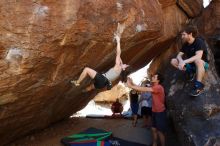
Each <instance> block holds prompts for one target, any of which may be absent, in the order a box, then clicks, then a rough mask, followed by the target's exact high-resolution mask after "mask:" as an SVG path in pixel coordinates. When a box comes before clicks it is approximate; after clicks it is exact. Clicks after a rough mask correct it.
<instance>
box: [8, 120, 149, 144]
mask: <svg viewBox="0 0 220 146" xmlns="http://www.w3.org/2000/svg"><path fill="white" fill-rule="evenodd" d="M142 125H143V123H142V120H139V122H138V124H137V127H133V126H132V121H131V120H128V119H119V118H117V119H91V118H71V119H69V120H67V121H62V122H60V123H57V124H54V125H52V126H51V127H49V128H47V129H44V130H42V131H40V132H36V133H35V134H32V135H29V136H27V137H25V138H23V139H20V140H17V141H15V142H13V143H11V144H10V145H9V146H63V145H62V144H61V143H60V140H61V138H63V137H65V136H68V135H70V134H76V133H79V132H81V131H83V130H85V129H87V128H90V127H94V128H98V129H103V130H107V131H111V132H113V136H115V137H119V138H122V139H125V140H129V141H133V142H138V143H142V144H146V145H150V144H151V131H150V130H148V129H147V128H143V127H142Z"/></svg>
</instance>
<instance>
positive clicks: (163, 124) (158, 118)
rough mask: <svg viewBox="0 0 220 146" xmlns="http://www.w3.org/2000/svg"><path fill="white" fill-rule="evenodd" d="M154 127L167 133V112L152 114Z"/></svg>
mask: <svg viewBox="0 0 220 146" xmlns="http://www.w3.org/2000/svg"><path fill="white" fill-rule="evenodd" d="M152 127H153V128H156V129H157V130H159V131H160V132H163V133H165V132H166V131H167V117H166V111H164V112H158V113H157V112H152Z"/></svg>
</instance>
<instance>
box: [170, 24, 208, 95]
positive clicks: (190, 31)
mask: <svg viewBox="0 0 220 146" xmlns="http://www.w3.org/2000/svg"><path fill="white" fill-rule="evenodd" d="M197 34H198V30H197V28H196V27H195V26H188V27H186V28H185V29H184V30H183V31H182V33H181V38H182V41H183V43H184V44H183V46H182V49H181V50H180V52H179V53H178V55H177V57H176V58H173V59H172V60H171V64H172V65H173V66H174V67H176V68H177V69H179V70H182V71H185V72H186V75H187V78H188V79H189V80H190V81H194V88H193V89H192V91H191V93H190V95H191V96H198V95H200V94H201V93H202V92H203V91H204V84H203V83H202V79H203V77H204V74H205V71H206V70H207V69H208V67H209V64H208V56H207V53H208V51H207V45H206V43H205V41H204V39H202V38H201V37H198V36H197ZM183 55H184V57H185V58H183ZM195 75H196V78H195ZM194 78H195V79H194Z"/></svg>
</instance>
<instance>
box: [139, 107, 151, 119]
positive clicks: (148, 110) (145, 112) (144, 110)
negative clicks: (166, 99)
mask: <svg viewBox="0 0 220 146" xmlns="http://www.w3.org/2000/svg"><path fill="white" fill-rule="evenodd" d="M141 115H142V116H147V117H149V116H152V108H150V107H146V106H144V107H142V108H141Z"/></svg>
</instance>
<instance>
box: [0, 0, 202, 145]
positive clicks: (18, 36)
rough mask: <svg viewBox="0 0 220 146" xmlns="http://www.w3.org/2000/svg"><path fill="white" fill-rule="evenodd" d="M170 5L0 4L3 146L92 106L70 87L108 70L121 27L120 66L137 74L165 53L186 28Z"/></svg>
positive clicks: (150, 0)
mask: <svg viewBox="0 0 220 146" xmlns="http://www.w3.org/2000/svg"><path fill="white" fill-rule="evenodd" d="M160 2H161V3H160ZM167 2H169V4H166V3H164V2H163V3H162V1H155V0H129V1H116V0H108V1H103V0H96V1H94V0H83V1H82V0H62V1H53V0H45V1H40V0H32V1H27V0H19V1H14V0H1V1H0V12H1V13H0V31H1V33H0V71H1V74H0V91H1V92H0V94H1V95H0V123H1V124H0V140H1V143H2V144H5V143H8V142H9V141H12V140H14V139H15V138H18V137H20V136H22V135H25V134H27V133H29V132H31V131H33V130H36V129H42V128H44V127H46V126H48V125H49V124H50V123H53V122H56V121H59V120H61V119H64V118H68V117H69V116H70V115H71V114H72V113H74V112H76V111H77V110H79V109H80V108H81V107H82V106H83V105H85V104H86V103H87V102H88V101H89V99H90V98H89V97H92V96H93V93H94V92H91V93H81V89H82V88H84V85H86V84H84V85H83V86H82V87H79V88H75V87H72V86H71V85H70V84H69V81H70V79H72V78H76V77H78V75H79V73H80V72H81V71H82V69H83V67H85V66H89V67H92V68H95V69H96V70H97V71H100V72H101V71H105V70H106V69H107V68H109V67H111V66H113V64H114V57H115V54H114V52H115V42H113V34H114V32H116V31H117V25H118V23H120V24H121V25H123V26H124V27H125V29H124V32H123V33H122V40H121V42H122V43H121V45H122V59H123V61H124V62H125V63H128V64H131V65H134V69H137V68H139V67H142V66H143V65H144V64H146V63H148V62H149V61H150V60H151V59H152V58H153V57H155V56H157V55H158V54H160V53H161V52H163V51H164V50H166V49H167V48H168V47H169V45H170V43H171V42H172V41H173V40H174V39H175V36H176V34H177V33H178V32H179V30H180V29H181V27H182V26H183V25H185V23H186V20H187V17H186V15H185V14H184V12H183V11H182V10H181V9H179V7H178V6H177V5H176V4H175V3H173V1H167ZM194 6H195V5H193V7H194ZM196 8H197V6H195V10H197V9H196ZM193 9H194V8H193ZM199 11H200V9H198V12H195V13H199Z"/></svg>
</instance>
